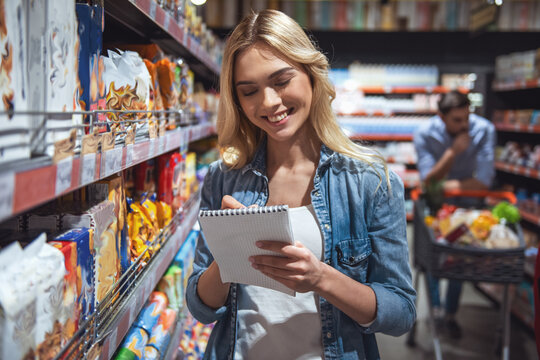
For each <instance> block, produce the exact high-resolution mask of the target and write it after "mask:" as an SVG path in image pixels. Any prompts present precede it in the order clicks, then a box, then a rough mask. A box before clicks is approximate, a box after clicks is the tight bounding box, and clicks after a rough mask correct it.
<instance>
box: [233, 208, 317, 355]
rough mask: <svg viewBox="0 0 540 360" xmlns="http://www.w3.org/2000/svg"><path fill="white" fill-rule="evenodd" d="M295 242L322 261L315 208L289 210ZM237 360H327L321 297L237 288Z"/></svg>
mask: <svg viewBox="0 0 540 360" xmlns="http://www.w3.org/2000/svg"><path fill="white" fill-rule="evenodd" d="M289 215H290V216H291V224H292V232H293V236H294V239H295V241H300V242H301V243H302V244H303V245H304V246H306V247H307V248H308V249H310V250H311V251H312V252H313V254H314V255H315V256H316V257H317V258H318V259H320V260H323V255H322V254H323V251H322V250H323V237H322V233H321V230H320V226H319V223H318V221H317V217H316V215H315V212H314V210H313V206H312V205H308V206H302V207H298V208H291V209H289ZM237 332H238V335H237V341H236V347H235V354H234V358H235V359H257V360H264V359H272V360H274V359H302V360H315V359H317V360H320V359H323V358H324V355H323V354H324V349H323V346H322V324H321V318H320V315H319V296H318V295H317V294H315V293H314V292H307V293H296V297H292V296H289V295H287V294H284V293H282V292H279V291H274V290H270V289H266V288H263V287H259V286H252V285H245V286H240V287H239V288H238V328H237Z"/></svg>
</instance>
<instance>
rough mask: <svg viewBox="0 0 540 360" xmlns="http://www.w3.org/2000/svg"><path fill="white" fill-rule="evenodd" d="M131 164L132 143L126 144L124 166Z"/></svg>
mask: <svg viewBox="0 0 540 360" xmlns="http://www.w3.org/2000/svg"><path fill="white" fill-rule="evenodd" d="M132 164H133V144H129V145H127V146H126V167H130V166H131V165H132Z"/></svg>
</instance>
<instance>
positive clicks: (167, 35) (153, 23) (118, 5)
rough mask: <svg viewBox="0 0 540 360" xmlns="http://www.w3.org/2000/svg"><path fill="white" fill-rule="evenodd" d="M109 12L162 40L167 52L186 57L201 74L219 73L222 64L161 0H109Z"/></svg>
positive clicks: (132, 29) (130, 26) (144, 35)
mask: <svg viewBox="0 0 540 360" xmlns="http://www.w3.org/2000/svg"><path fill="white" fill-rule="evenodd" d="M105 14H106V15H108V16H110V17H111V18H113V19H114V20H115V21H117V22H118V23H121V24H122V25H123V26H124V27H125V28H126V29H127V30H129V31H130V32H134V33H136V34H137V35H139V36H140V37H142V38H145V39H148V40H151V42H154V43H156V44H158V45H159V46H160V47H161V48H162V49H163V50H165V51H166V52H169V53H173V54H177V55H179V56H182V57H184V58H185V59H186V60H187V61H188V63H189V64H190V68H192V69H193V70H194V71H195V72H196V73H197V74H198V75H201V76H203V77H206V78H210V79H211V78H212V76H213V75H216V74H219V72H220V67H219V65H218V64H216V63H215V62H214V61H213V60H212V59H211V57H210V55H209V54H208V53H207V52H206V51H205V50H204V49H203V48H202V47H201V45H200V44H199V43H198V42H196V41H195V40H194V39H192V38H191V37H190V36H189V35H188V32H187V29H185V28H184V26H183V24H179V23H177V22H176V19H175V18H174V17H173V16H171V15H170V14H169V13H167V12H166V11H165V10H163V9H162V8H161V7H160V6H159V5H158V4H157V1H155V0H115V1H107V2H106V4H105ZM211 80H212V79H211Z"/></svg>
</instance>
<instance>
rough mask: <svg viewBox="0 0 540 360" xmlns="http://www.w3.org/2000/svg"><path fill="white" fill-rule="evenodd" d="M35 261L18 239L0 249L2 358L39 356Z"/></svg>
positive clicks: (0, 355)
mask: <svg viewBox="0 0 540 360" xmlns="http://www.w3.org/2000/svg"><path fill="white" fill-rule="evenodd" d="M32 269H34V270H35V264H34V260H33V259H31V258H27V257H26V256H25V255H24V254H23V250H22V249H21V247H20V245H19V243H17V242H14V243H12V244H11V245H9V246H8V247H6V248H4V249H3V250H2V251H1V252H0V283H1V284H2V286H0V332H1V333H2V336H0V357H1V358H2V359H24V358H29V359H33V358H34V356H35V337H34V332H35V326H36V293H35V287H32V284H31V276H30V274H29V272H30V271H32Z"/></svg>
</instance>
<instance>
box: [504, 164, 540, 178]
mask: <svg viewBox="0 0 540 360" xmlns="http://www.w3.org/2000/svg"><path fill="white" fill-rule="evenodd" d="M495 169H497V170H501V171H506V172H509V173H512V174H517V175H521V176H525V177H528V178H531V179H540V171H538V170H536V169H531V168H528V167H525V166H520V165H512V164H507V163H505V162H502V161H496V162H495Z"/></svg>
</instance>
